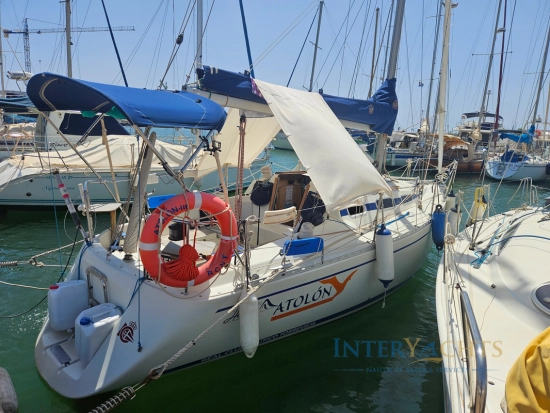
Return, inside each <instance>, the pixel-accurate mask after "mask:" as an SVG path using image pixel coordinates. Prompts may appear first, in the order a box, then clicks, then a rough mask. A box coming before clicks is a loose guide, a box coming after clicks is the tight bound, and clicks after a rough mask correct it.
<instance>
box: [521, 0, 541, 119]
mask: <svg viewBox="0 0 550 413" xmlns="http://www.w3.org/2000/svg"><path fill="white" fill-rule="evenodd" d="M540 6H541V4H540V2H539V4H538V8H537V11H536V13H535V23H534V25H535V26H536V27H538V26H540V25H539V24H538V21H537V17H538V16H540V15H541V11H540ZM536 40H538V33H535V31H534V30H532V31H531V39H530V40H529V47H528V49H527V50H528V54H527V59H525V66H524V68H523V72H524V75H523V76H522V81H521V87H520V94H519V98H518V101H517V102H518V106H517V108H516V116H515V118H514V124H515V125H517V121H518V115H519V110H520V105H521V101H522V97H523V91H524V90H525V83H526V82H527V77H526V73H527V71H528V70H529V67H531V66H532V59H533V54H534V53H535V47H536ZM539 57H540V56H539ZM537 69H538V66H537V68H536V69H535V70H537ZM533 87H536V86H534V84H533ZM531 90H532V91H533V89H531ZM531 95H532V93H530V95H529V97H530V98H531ZM531 100H532V98H531ZM525 114H526V115H527V112H526V113H525ZM521 127H523V125H521Z"/></svg>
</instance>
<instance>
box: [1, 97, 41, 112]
mask: <svg viewBox="0 0 550 413" xmlns="http://www.w3.org/2000/svg"><path fill="white" fill-rule="evenodd" d="M29 108H34V104H33V103H32V102H31V100H30V99H29V98H28V97H27V96H20V97H13V98H2V99H0V109H3V110H4V113H27V112H29Z"/></svg>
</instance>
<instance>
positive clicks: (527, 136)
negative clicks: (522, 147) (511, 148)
mask: <svg viewBox="0 0 550 413" xmlns="http://www.w3.org/2000/svg"><path fill="white" fill-rule="evenodd" d="M533 136H535V125H531V127H530V128H529V130H528V131H527V132H526V133H522V134H521V135H516V134H515V133H501V134H500V139H511V140H513V141H514V142H518V143H526V144H528V145H531V144H532V143H533Z"/></svg>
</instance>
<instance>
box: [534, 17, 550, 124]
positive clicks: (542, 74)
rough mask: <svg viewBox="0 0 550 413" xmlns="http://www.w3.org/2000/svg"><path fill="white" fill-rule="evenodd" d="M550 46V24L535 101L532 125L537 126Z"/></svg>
mask: <svg viewBox="0 0 550 413" xmlns="http://www.w3.org/2000/svg"><path fill="white" fill-rule="evenodd" d="M549 44H550V24H549V25H548V34H547V35H546V47H545V48H544V56H543V58H542V69H541V70H540V73H539V84H538V86H537V99H536V100H535V107H534V109H533V121H532V122H531V124H532V125H534V124H535V121H536V119H537V110H538V108H539V99H540V91H541V90H542V83H543V80H544V71H545V69H546V58H547V57H548V45H549Z"/></svg>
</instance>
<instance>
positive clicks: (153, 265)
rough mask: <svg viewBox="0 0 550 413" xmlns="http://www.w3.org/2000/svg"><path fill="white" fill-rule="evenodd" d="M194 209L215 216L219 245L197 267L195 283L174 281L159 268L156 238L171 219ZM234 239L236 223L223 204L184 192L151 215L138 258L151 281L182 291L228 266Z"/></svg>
mask: <svg viewBox="0 0 550 413" xmlns="http://www.w3.org/2000/svg"><path fill="white" fill-rule="evenodd" d="M186 197H187V201H186V199H185V198H186ZM187 202H189V205H187ZM195 209H201V210H203V211H206V212H208V213H210V214H212V215H214V216H215V218H216V220H217V221H218V225H219V226H220V230H221V239H220V245H219V246H218V249H217V250H216V252H215V253H214V254H213V255H212V256H211V257H210V259H209V260H208V261H207V262H206V263H204V264H202V265H201V266H200V267H198V270H199V274H198V275H197V277H196V278H195V279H194V280H190V281H185V280H179V279H175V278H173V277H171V276H169V275H168V273H167V272H166V271H165V270H164V268H163V266H162V265H161V264H162V262H161V258H160V253H159V251H158V241H159V234H162V231H163V230H164V228H165V227H166V225H167V224H168V223H169V222H170V221H171V220H172V218H174V216H176V215H178V214H181V213H182V212H188V211H192V210H195ZM161 226H162V227H161ZM237 239H238V228H237V220H236V219H235V215H233V212H232V211H231V209H230V208H229V206H228V205H227V204H226V203H225V202H224V201H223V200H221V199H220V198H218V197H217V196H214V195H212V194H208V193H205V192H187V193H186V194H185V196H184V195H183V194H180V195H176V196H174V197H172V198H170V199H168V200H166V201H165V202H164V203H162V204H160V205H159V206H158V207H157V208H156V209H155V210H154V211H153V213H152V214H151V216H150V217H149V218H148V219H147V221H146V222H145V225H144V226H143V232H142V233H141V237H140V243H139V254H140V256H141V261H142V262H143V266H144V267H145V269H146V270H147V272H148V273H149V275H150V276H151V277H152V278H154V279H155V280H156V279H158V280H159V282H160V283H161V284H164V285H167V286H170V287H176V288H185V287H191V286H193V285H199V284H202V283H203V282H205V281H208V280H209V279H210V278H211V277H212V276H214V275H216V274H217V273H219V272H220V271H221V270H222V268H223V267H225V266H226V265H227V264H229V261H230V260H231V254H233V251H234V250H235V248H236V246H237ZM159 272H160V274H159Z"/></svg>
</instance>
